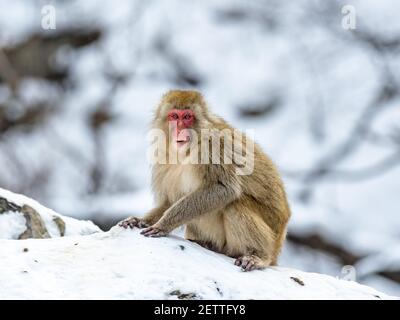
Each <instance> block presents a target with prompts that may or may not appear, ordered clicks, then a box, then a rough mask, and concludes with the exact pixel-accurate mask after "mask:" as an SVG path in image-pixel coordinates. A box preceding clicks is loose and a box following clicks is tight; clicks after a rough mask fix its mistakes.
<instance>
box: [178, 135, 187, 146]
mask: <svg viewBox="0 0 400 320" xmlns="http://www.w3.org/2000/svg"><path fill="white" fill-rule="evenodd" d="M189 141H190V137H187V138H185V139H177V140H176V144H177V145H178V146H183V145H185V144H186V143H188V142H189Z"/></svg>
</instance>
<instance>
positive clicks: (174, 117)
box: [169, 113, 179, 120]
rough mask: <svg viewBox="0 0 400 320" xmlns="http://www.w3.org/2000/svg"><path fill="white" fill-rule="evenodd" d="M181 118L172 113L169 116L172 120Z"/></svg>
mask: <svg viewBox="0 0 400 320" xmlns="http://www.w3.org/2000/svg"><path fill="white" fill-rule="evenodd" d="M178 118H179V116H178V115H177V114H176V113H171V114H170V115H169V119H170V120H178Z"/></svg>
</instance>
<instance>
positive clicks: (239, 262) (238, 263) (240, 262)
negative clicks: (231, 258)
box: [235, 258, 242, 266]
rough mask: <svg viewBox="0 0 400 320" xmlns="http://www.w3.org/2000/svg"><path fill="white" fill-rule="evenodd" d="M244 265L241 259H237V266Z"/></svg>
mask: <svg viewBox="0 0 400 320" xmlns="http://www.w3.org/2000/svg"><path fill="white" fill-rule="evenodd" d="M241 264H242V259H241V258H237V259H236V260H235V266H240V265H241Z"/></svg>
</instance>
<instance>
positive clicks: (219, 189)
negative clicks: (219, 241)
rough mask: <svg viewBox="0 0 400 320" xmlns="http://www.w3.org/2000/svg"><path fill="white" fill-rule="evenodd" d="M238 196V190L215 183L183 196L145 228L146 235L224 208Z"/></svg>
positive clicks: (177, 225) (163, 232)
mask: <svg viewBox="0 0 400 320" xmlns="http://www.w3.org/2000/svg"><path fill="white" fill-rule="evenodd" d="M237 196H238V193H237V191H236V190H235V189H234V188H232V187H229V186H225V185H224V184H222V183H214V184H211V185H209V186H203V187H202V188H200V189H198V190H196V191H194V192H193V193H191V194H189V195H187V196H185V197H183V198H181V199H180V200H178V201H177V202H176V203H175V204H173V205H172V207H171V208H169V209H168V210H167V211H166V212H165V214H164V215H163V217H162V218H161V219H160V220H159V221H158V222H157V223H156V224H154V225H153V226H151V227H150V228H147V229H145V230H143V232H142V234H144V235H145V236H162V235H165V234H167V233H169V232H170V231H172V230H173V229H175V228H177V227H179V226H180V225H183V224H185V223H188V222H189V221H191V220H192V219H194V218H197V217H199V216H201V215H202V214H204V213H207V212H210V211H214V210H218V209H222V208H224V207H225V206H226V205H227V204H229V203H230V202H232V201H233V200H234V199H235V198H236V197H237Z"/></svg>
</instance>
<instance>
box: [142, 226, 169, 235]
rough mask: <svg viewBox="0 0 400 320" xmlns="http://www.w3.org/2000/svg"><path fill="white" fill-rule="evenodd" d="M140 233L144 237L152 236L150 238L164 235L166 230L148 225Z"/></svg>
mask: <svg viewBox="0 0 400 320" xmlns="http://www.w3.org/2000/svg"><path fill="white" fill-rule="evenodd" d="M140 233H141V234H142V235H144V236H145V237H152V238H158V237H165V236H166V235H167V234H168V232H166V231H164V230H161V229H160V228H157V227H154V226H151V227H148V228H146V229H144V230H143V231H142V232H140Z"/></svg>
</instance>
